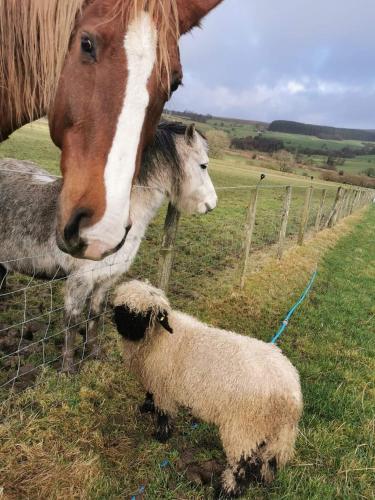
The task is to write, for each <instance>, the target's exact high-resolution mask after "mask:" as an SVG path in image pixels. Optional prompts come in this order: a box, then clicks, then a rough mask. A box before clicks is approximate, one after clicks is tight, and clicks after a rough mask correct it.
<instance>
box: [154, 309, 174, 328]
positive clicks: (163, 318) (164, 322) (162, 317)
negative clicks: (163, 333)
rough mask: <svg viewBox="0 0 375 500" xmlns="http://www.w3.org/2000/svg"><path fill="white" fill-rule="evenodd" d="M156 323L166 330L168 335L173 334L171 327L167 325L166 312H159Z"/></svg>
mask: <svg viewBox="0 0 375 500" xmlns="http://www.w3.org/2000/svg"><path fill="white" fill-rule="evenodd" d="M157 320H158V322H159V323H160V324H161V326H162V327H163V328H164V329H165V330H167V332H169V333H173V329H172V327H171V325H170V324H169V318H168V313H167V311H163V312H160V313H159V314H158V316H157Z"/></svg>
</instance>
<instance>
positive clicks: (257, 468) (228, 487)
mask: <svg viewBox="0 0 375 500" xmlns="http://www.w3.org/2000/svg"><path fill="white" fill-rule="evenodd" d="M262 466H263V461H262V460H261V459H260V457H259V456H257V455H252V456H251V457H249V458H241V459H240V460H238V461H235V462H232V463H228V465H227V468H226V469H225V470H224V472H223V473H222V476H221V485H220V489H219V490H218V491H217V492H216V498H237V497H239V496H241V495H243V494H244V492H245V491H246V489H247V488H248V487H249V485H250V484H251V483H261V482H262Z"/></svg>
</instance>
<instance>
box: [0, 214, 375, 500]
mask: <svg viewBox="0 0 375 500" xmlns="http://www.w3.org/2000/svg"><path fill="white" fill-rule="evenodd" d="M358 220H359V224H358V225H357V226H356V227H355V229H354V231H353V233H352V234H348V235H347V236H345V237H344V238H342V239H341V240H340V241H339V242H338V244H337V245H336V246H334V245H333V244H331V245H330V246H331V250H330V251H329V252H328V253H327V254H326V255H325V257H324V258H323V261H322V262H321V264H320V269H319V275H318V279H317V281H316V284H315V286H314V289H313V292H312V294H311V296H310V298H309V299H308V301H307V302H306V303H305V304H304V306H303V307H302V309H301V310H300V311H299V313H297V315H296V316H295V318H294V319H293V321H292V323H291V325H290V327H289V329H288V331H287V333H286V334H285V336H284V337H283V339H282V341H281V346H282V348H283V350H284V352H285V353H286V354H287V355H288V356H289V357H290V359H291V360H292V362H293V363H294V364H295V365H296V366H297V367H298V369H299V370H300V373H301V380H302V387H303V393H304V401H305V411H304V416H303V420H302V422H301V433H300V436H299V438H298V442H297V452H296V457H295V459H294V460H293V461H292V462H291V464H290V465H289V466H288V467H287V468H286V469H285V470H284V471H281V472H280V474H279V475H278V477H277V479H276V481H275V482H274V483H273V485H272V486H270V487H269V488H263V487H253V488H252V489H251V490H250V492H249V494H248V496H247V497H246V498H249V499H250V498H264V499H273V498H275V499H276V498H292V499H297V498H308V499H321V498H324V499H331V498H332V499H334V498H371V497H372V494H373V490H374V483H373V477H374V476H373V473H374V461H373V459H374V457H373V449H374V411H373V408H374V398H375V387H374V378H373V374H374V369H375V363H374V354H375V352H374V343H373V334H374V326H375V325H374V314H375V309H374V303H375V300H374V299H375V288H374V277H375V266H374V262H375V259H374V257H375V255H374V249H373V241H374V227H375V210H373V209H372V210H371V212H368V214H367V215H366V217H365V218H364V219H363V220H362V221H361V220H360V219H358ZM338 237H339V235H338V234H336V239H337V238H338ZM329 239H330V235H329V234H327V235H325V236H322V237H321V238H320V240H319V239H318V240H319V241H318V243H317V245H315V247H314V242H313V243H312V244H311V245H310V246H309V247H306V248H305V249H299V250H298V252H297V251H296V252H294V253H291V254H289V255H288V256H287V258H286V260H285V262H284V263H283V264H282V265H279V264H276V263H275V264H271V265H270V266H269V267H267V266H266V267H265V268H264V269H263V270H262V271H260V272H259V273H256V274H254V275H252V277H251V278H250V279H249V281H248V283H247V288H246V293H245V294H238V293H233V291H232V292H229V291H228V287H227V286H226V284H225V283H224V282H221V283H219V284H217V285H216V286H215V287H214V288H212V290H211V296H210V297H209V298H205V297H199V298H198V297H196V298H195V299H194V300H193V301H192V299H191V298H186V299H185V307H184V309H190V308H195V311H197V310H200V309H202V308H203V309H204V310H205V313H204V314H203V313H200V316H201V317H202V316H203V317H204V318H205V319H206V320H207V321H210V322H212V323H214V324H218V325H221V326H224V327H230V328H232V329H234V330H237V331H239V332H241V333H243V334H250V335H254V336H256V337H258V338H262V339H264V340H269V339H270V338H271V336H272V334H273V333H274V331H275V329H276V327H277V325H278V323H279V320H280V318H281V316H282V313H283V312H285V311H286V310H287V308H288V307H290V305H291V304H292V303H293V302H294V301H295V299H296V298H297V297H298V295H299V293H300V291H301V289H302V288H303V287H304V286H305V283H306V282H307V277H308V275H309V274H310V271H311V269H310V270H309V269H308V268H309V267H310V266H311V262H310V260H309V258H310V257H309V258H307V261H306V262H304V261H303V255H304V253H310V254H311V255H315V254H316V251H317V250H316V249H317V248H319V246H322V245H324V244H327V240H329ZM315 257H316V255H315ZM353 264H354V265H353ZM228 292H229V293H228ZM191 302H194V304H190V303H191ZM105 344H106V351H107V355H106V357H105V358H104V359H103V360H102V361H101V362H87V363H86V364H85V365H84V367H83V369H82V371H81V373H80V375H79V376H76V377H60V378H59V377H58V376H57V375H56V373H55V372H54V371H52V370H47V372H46V373H45V375H44V377H42V378H41V379H40V380H39V382H38V383H37V384H36V387H35V388H33V389H29V390H27V391H25V392H23V393H22V394H20V395H19V396H15V397H14V398H13V399H12V400H11V404H10V410H11V412H12V413H13V414H14V417H13V418H10V419H5V420H4V422H3V424H2V425H1V426H0V440H1V444H2V446H1V448H0V471H1V472H0V477H2V486H3V488H4V493H5V495H9V497H11V498H46V497H48V498H61V497H64V498H73V497H77V498H88V499H102V498H124V497H125V498H128V497H129V496H130V495H131V494H133V493H136V492H137V490H138V488H139V486H140V485H144V486H145V487H146V490H145V491H146V492H145V498H147V499H151V500H155V499H170V500H172V499H181V500H182V499H192V500H193V499H194V500H204V499H207V498H210V494H211V493H210V490H209V489H207V488H202V487H201V486H197V485H194V484H192V483H190V482H189V481H188V479H187V477H186V475H185V474H184V471H183V470H181V469H180V465H179V463H180V461H181V459H183V457H184V456H185V455H186V453H187V452H188V453H189V454H190V455H191V456H192V457H193V458H192V459H193V460H194V461H195V462H197V463H201V462H203V461H206V460H208V459H214V460H218V461H219V462H222V461H223V460H224V456H223V451H222V449H221V445H220V441H219V439H218V436H217V432H216V430H215V428H214V427H212V426H208V425H206V424H200V425H199V427H198V428H197V429H193V428H192V426H191V423H192V420H191V417H189V415H188V414H186V413H181V415H180V416H179V418H178V419H177V420H176V421H175V430H174V435H173V437H172V439H171V441H170V442H169V443H168V444H166V445H161V444H158V443H156V442H155V441H154V440H153V439H152V431H153V429H152V421H151V419H150V418H149V417H147V416H143V417H140V416H139V415H138V413H137V409H136V408H137V404H138V403H139V402H141V399H142V390H141V389H140V388H139V387H138V385H137V384H136V383H135V382H134V380H133V379H132V378H131V377H130V376H129V375H128V374H127V373H125V372H124V370H123V368H122V365H121V358H120V355H119V350H118V344H117V338H116V334H115V333H114V332H113V331H110V330H109V329H108V330H107V334H106V340H105ZM223 376H225V374H223ZM165 459H167V460H169V462H170V465H169V466H167V467H166V468H162V467H160V464H161V463H162V462H163V461H164V460H165Z"/></svg>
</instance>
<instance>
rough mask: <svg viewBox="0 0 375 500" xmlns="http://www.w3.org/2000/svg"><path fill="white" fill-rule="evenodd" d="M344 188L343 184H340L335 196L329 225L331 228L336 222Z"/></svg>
mask: <svg viewBox="0 0 375 500" xmlns="http://www.w3.org/2000/svg"><path fill="white" fill-rule="evenodd" d="M342 189H343V188H342V186H340V187H339V188H338V189H337V193H336V198H335V201H334V202H333V207H332V210H331V213H330V214H329V218H328V222H327V226H328V227H330V228H331V227H333V226H334V225H335V224H336V220H337V210H338V207H339V204H340V200H341V193H342Z"/></svg>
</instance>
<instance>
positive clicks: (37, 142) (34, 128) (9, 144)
mask: <svg viewBox="0 0 375 500" xmlns="http://www.w3.org/2000/svg"><path fill="white" fill-rule="evenodd" d="M0 158H17V159H19V160H30V161H33V162H35V163H38V164H39V165H40V166H41V167H43V168H45V169H47V170H48V171H50V172H51V173H53V174H59V173H60V172H59V169H60V167H59V165H60V151H59V150H58V149H57V148H56V146H54V144H53V143H52V141H51V139H50V136H49V130H48V124H47V121H46V120H38V121H37V122H34V123H32V124H31V125H28V126H26V127H23V128H21V129H20V130H18V131H17V132H16V133H14V134H13V135H11V136H10V138H9V139H8V140H7V141H5V142H3V143H0Z"/></svg>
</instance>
